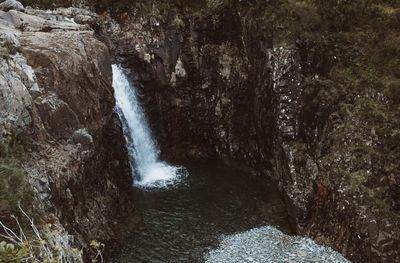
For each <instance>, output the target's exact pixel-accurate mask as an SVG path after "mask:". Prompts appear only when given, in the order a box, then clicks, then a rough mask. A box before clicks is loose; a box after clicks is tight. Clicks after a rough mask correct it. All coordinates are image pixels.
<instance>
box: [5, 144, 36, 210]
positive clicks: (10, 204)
mask: <svg viewBox="0 0 400 263" xmlns="http://www.w3.org/2000/svg"><path fill="white" fill-rule="evenodd" d="M22 157H23V147H22V146H21V145H17V144H13V143H10V144H0V205H3V206H5V208H6V209H7V210H9V211H10V212H11V213H14V214H18V213H19V209H18V202H21V204H22V206H24V207H30V206H31V203H32V199H33V192H32V189H31V187H30V185H29V183H28V182H27V176H26V172H25V171H24V169H23V168H22V164H21V159H22Z"/></svg>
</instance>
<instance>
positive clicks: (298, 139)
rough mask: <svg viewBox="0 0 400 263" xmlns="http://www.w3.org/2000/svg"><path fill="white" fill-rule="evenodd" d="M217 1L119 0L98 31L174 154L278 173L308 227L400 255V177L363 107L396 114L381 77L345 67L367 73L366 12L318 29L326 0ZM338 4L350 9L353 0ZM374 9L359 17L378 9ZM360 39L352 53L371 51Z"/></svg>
mask: <svg viewBox="0 0 400 263" xmlns="http://www.w3.org/2000/svg"><path fill="white" fill-rule="evenodd" d="M207 2H208V3H210V2H218V1H207ZM220 2H221V3H220V4H219V5H217V6H212V5H211V6H210V5H208V6H207V7H205V8H203V9H202V7H198V6H196V4H194V3H193V4H189V3H180V2H179V3H178V1H177V2H174V3H175V5H174V4H171V3H166V2H163V1H160V3H159V4H157V5H153V6H147V8H148V10H147V9H145V7H146V4H143V6H139V7H137V6H134V5H133V7H132V6H131V9H130V11H129V12H121V11H118V6H117V7H115V10H116V11H115V10H114V13H113V10H111V14H114V16H115V19H116V20H113V19H111V17H110V15H109V13H107V12H106V13H102V15H101V16H100V20H101V21H102V22H101V23H100V26H99V28H98V30H99V31H100V32H102V33H101V34H102V35H103V37H104V38H109V41H108V43H109V46H110V48H111V49H113V50H114V52H115V53H116V54H117V55H118V56H119V57H121V58H122V59H121V62H122V63H124V64H125V65H126V66H127V67H129V68H131V69H132V70H133V71H134V72H135V73H136V74H135V75H133V76H132V78H133V79H135V80H136V81H137V82H138V86H139V87H141V91H142V98H143V101H144V102H145V103H146V109H149V112H148V113H149V115H150V119H151V120H152V121H151V123H152V124H153V129H154V130H155V131H156V132H157V133H158V134H157V135H158V137H159V138H161V141H162V146H163V147H162V148H163V150H164V155H165V157H166V158H169V159H171V160H175V161H192V160H204V159H220V160H224V161H225V162H226V163H228V164H230V165H232V166H235V167H238V168H240V169H246V170H248V171H250V172H251V173H252V174H253V175H254V176H256V177H258V178H260V180H261V181H262V178H264V177H271V178H274V179H275V181H276V183H277V184H278V185H279V187H280V189H281V190H282V193H283V194H284V196H285V199H286V202H287V205H288V210H289V213H290V214H291V216H292V219H293V221H294V224H295V226H296V229H297V232H298V233H299V234H304V235H308V236H311V237H314V238H315V239H316V240H317V241H319V242H321V243H324V244H328V245H330V246H331V247H333V248H335V249H337V250H338V251H341V252H342V253H344V254H345V255H346V256H347V257H349V258H350V259H352V260H354V261H355V262H366V261H368V262H396V261H398V260H399V256H400V255H399V254H398V251H397V248H398V247H399V245H400V233H399V231H398V229H399V223H400V220H399V213H398V210H396V209H397V208H396V205H395V202H396V201H395V200H396V198H394V196H393V194H395V193H396V191H397V190H395V187H394V184H395V182H396V180H398V178H397V177H396V176H394V175H390V173H384V172H383V171H382V170H381V169H380V168H378V167H379V166H381V165H383V162H382V160H381V159H380V158H381V157H379V154H381V155H383V156H384V155H385V154H386V153H385V151H386V150H385V149H383V148H381V146H382V144H385V143H388V141H387V140H386V138H387V137H386V136H388V135H383V134H382V133H381V136H378V135H377V134H376V132H375V131H376V129H381V128H382V127H385V126H384V125H383V124H379V123H376V122H375V123H372V121H371V119H370V118H369V116H366V115H365V114H364V113H362V112H363V110H366V111H368V110H367V108H368V107H382V106H383V105H388V106H387V107H386V106H384V107H386V108H385V109H384V110H383V111H385V113H387V114H394V112H395V111H396V110H395V106H394V105H393V104H391V105H390V106H389V104H386V102H384V101H387V99H388V97H387V98H386V99H385V98H384V97H385V95H384V94H383V93H376V92H377V91H373V90H374V89H378V90H379V85H380V84H378V83H376V82H373V81H372V78H373V77H372V78H371V79H365V80H363V81H364V82H362V81H361V83H364V85H367V86H368V85H370V87H372V88H370V89H369V91H368V90H366V89H363V86H362V85H361V86H360V88H353V89H352V88H350V87H356V86H357V85H359V83H360V82H359V81H355V80H354V81H353V80H352V78H358V77H359V76H357V75H356V74H358V73H354V74H355V77H354V76H352V75H350V74H349V75H346V74H347V72H348V71H354V72H362V71H360V70H363V69H356V67H357V66H355V65H359V64H357V63H360V62H358V60H362V61H364V62H363V63H366V62H365V61H366V59H364V58H363V57H362V55H354V54H355V53H351V52H350V51H348V49H349V45H350V44H349V43H354V42H353V41H356V40H355V39H353V38H352V37H353V35H352V34H360V33H359V32H357V33H354V32H353V31H356V30H357V29H352V28H351V27H350V26H348V25H347V24H346V23H347V22H348V21H347V20H345V18H347V16H351V15H353V16H354V21H358V20H357V19H361V18H359V17H358V16H356V15H355V14H357V15H358V13H355V14H353V13H351V14H350V13H349V14H347V13H344V14H343V17H344V18H343V17H342V18H343V20H340V19H339V18H338V21H336V20H335V18H332V17H331V18H329V19H331V20H329V21H330V22H332V25H329V26H331V27H332V28H328V29H326V30H327V31H322V29H321V31H322V32H320V31H318V30H317V25H316V24H315V23H318V21H319V20H318V19H321V17H323V16H324V15H328V14H326V13H328V12H329V11H327V10H330V9H322V8H324V7H323V6H322V5H323V4H321V3H318V4H316V5H315V6H313V5H310V6H307V5H306V4H304V5H303V6H302V5H300V4H298V5H297V4H296V3H294V2H293V3H292V2H290V1H289V2H290V3H289V2H288V3H286V1H283V2H282V3H275V2H274V3H270V5H267V6H265V7H262V8H261V7H260V6H259V4H257V3H253V2H251V3H249V4H246V3H244V4H239V3H237V2H235V1H233V2H234V3H233V4H232V3H231V4H229V3H228V4H227V2H229V1H220ZM222 2H223V3H222ZM285 4H288V5H289V7H287V6H285ZM332 5H334V3H332ZM337 5H338V7H337V8H339V7H340V8H344V9H343V10H344V11H343V10H342V9H340V10H342V11H343V12H347V11H349V12H350V11H351V10H353V9H351V8H352V7H351V4H348V6H345V7H342V6H340V5H341V4H340V3H337ZM343 5H347V4H343ZM199 6H201V4H199ZM253 8H254V9H253ZM285 8H289V10H286V9H285ZM318 8H321V9H318ZM100 10H101V8H100ZM125 10H126V9H125ZM143 10H147V11H148V12H143ZM180 10H185V12H182V11H180ZM285 10H286V11H285ZM365 10H368V11H365ZM365 10H363V9H360V11H359V12H360V14H361V15H359V16H360V17H364V15H366V14H368V15H369V13H368V12H370V10H369V9H367V8H366V9H365ZM262 12H265V13H262ZM279 12H282V13H279ZM284 12H288V13H290V14H291V15H293V17H294V18H293V21H291V20H289V19H285V15H283V13H284ZM302 12H303V13H302ZM304 12H306V13H309V15H307V16H305V15H304V14H305V13H304ZM363 12H365V13H363ZM393 12H394V11H393ZM260 13H261V14H260ZM276 15H279V16H278V17H276ZM329 15H330V14H329ZM381 16H387V14H381ZM305 17H308V18H305ZM274 19H275V20H274ZM296 19H298V20H299V21H298V20H296ZM307 19H308V20H307ZM116 21H118V22H119V23H120V24H118V23H117V22H116ZM330 22H329V23H330ZM336 22H337V23H338V24H335V23H336ZM393 23H394V22H393ZM323 26H325V25H323ZM323 26H321V27H323ZM326 26H328V25H326ZM298 27H300V28H298ZM335 27H336V28H335ZM339 27H342V28H340V29H338V28H339ZM310 28H311V29H310ZM302 30H303V31H302ZM311 30H312V32H309V31H311ZM324 30H325V28H324ZM329 30H330V31H329ZM337 30H339V31H340V30H342V31H343V32H344V33H341V32H340V33H337ZM352 30H353V31H352ZM290 34H293V35H294V36H293V35H290ZM313 34H320V35H319V36H320V37H322V40H316V39H315V38H314V35H313ZM370 34H377V33H376V32H372V33H370ZM346 37H347V38H346ZM366 41H367V40H366ZM353 45H354V46H355V47H356V48H355V49H358V50H357V51H354V52H360V51H359V49H362V48H365V47H358V46H357V44H353ZM364 52H367V51H364ZM369 52H371V51H369ZM357 54H362V53H357ZM365 54H366V53H365ZM346 63H347V64H346ZM351 63H354V64H351ZM371 63H372V62H371ZM353 65H354V66H353ZM369 66H370V67H371V68H373V67H374V66H373V64H371V65H369ZM352 67H353V68H352ZM357 70H358V71H357ZM360 74H362V75H363V74H369V73H366V72H364V73H360ZM379 74H386V73H376V76H378V75H379ZM364 76H365V75H364ZM368 77H369V76H368ZM374 77H375V76H374ZM361 78H362V77H361ZM350 83H351V84H350ZM374 85H378V86H374ZM357 87H358V86H357ZM374 94H375V95H374ZM379 94H380V95H379ZM387 96H389V95H387ZM389 100H390V99H389ZM349 103H354V105H356V106H355V107H354V108H352V109H353V110H354V111H355V112H356V113H355V114H350V112H348V110H349V108H348V107H349V106H348V105H349ZM368 103H370V104H368ZM346 105H347V106H346ZM368 105H370V106H368ZM372 105H374V106H372ZM375 105H376V106H375ZM346 107H347V111H346V110H345V109H346ZM365 107H367V108H365ZM348 113H349V114H348ZM393 131H394V130H391V131H390V130H389V131H385V132H386V133H389V134H390V133H391V132H393ZM374 151H375V152H379V154H376V155H374V154H372V153H373V152H374ZM392 154H393V152H392ZM390 178H391V179H390ZM396 178H397V179H396ZM390 180H392V181H391V183H390ZM378 181H380V183H377V182H378ZM374 182H375V183H374ZM390 185H391V186H390ZM379 200H382V201H379Z"/></svg>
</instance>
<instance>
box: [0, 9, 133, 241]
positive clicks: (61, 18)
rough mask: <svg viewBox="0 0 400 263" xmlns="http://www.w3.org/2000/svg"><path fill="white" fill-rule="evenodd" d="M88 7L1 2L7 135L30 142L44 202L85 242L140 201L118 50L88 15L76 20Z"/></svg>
mask: <svg viewBox="0 0 400 263" xmlns="http://www.w3.org/2000/svg"><path fill="white" fill-rule="evenodd" d="M88 14H89V15H92V16H93V17H92V18H93V19H95V15H94V14H92V13H90V12H89V11H85V10H80V9H74V8H70V9H59V10H56V11H54V12H45V11H41V10H36V9H30V8H27V9H26V10H25V13H22V12H19V11H16V10H10V11H8V12H3V11H0V40H1V42H0V44H1V46H0V48H1V61H0V63H1V65H0V70H1V74H0V82H1V90H0V92H1V93H0V94H1V96H0V105H1V106H0V107H1V113H0V114H1V116H0V135H1V138H0V140H1V142H2V143H8V142H9V141H10V138H18V139H19V140H20V141H22V142H21V143H22V144H23V147H24V148H25V154H24V157H23V161H22V164H23V167H24V169H25V170H26V172H27V175H28V180H29V182H30V184H31V185H32V188H33V190H34V192H35V197H36V201H35V202H34V204H35V206H36V208H37V209H38V210H39V211H41V213H42V214H43V217H44V219H45V220H46V221H47V222H52V223H53V224H59V223H61V224H62V225H63V226H64V227H65V229H66V230H67V231H68V232H69V234H73V235H74V236H75V238H76V239H75V240H76V241H77V242H78V244H80V245H82V246H85V245H86V244H87V241H90V240H92V239H96V240H108V239H110V238H111V237H113V230H112V227H113V225H114V223H115V222H116V221H117V220H118V218H119V217H120V216H123V214H124V212H127V211H129V210H131V209H132V204H131V201H130V200H131V199H130V197H129V193H130V189H131V185H132V179H131V171H130V166H129V163H128V160H127V153H126V150H125V146H124V145H125V144H124V138H123V134H122V129H121V124H120V122H119V119H118V117H117V116H116V114H115V113H114V111H113V108H114V105H115V101H114V95H113V88H112V71H111V57H110V53H109V50H108V48H107V46H106V45H105V44H103V43H102V42H101V41H99V40H98V39H97V38H96V36H95V34H94V32H93V30H91V28H90V26H89V25H88V24H87V23H86V24H85V23H82V24H77V23H75V22H71V19H72V18H74V17H75V18H76V17H78V18H76V20H77V21H78V19H79V16H81V18H82V17H85V16H86V18H90V16H88ZM67 18H69V20H68V19H67ZM89 20H90V19H89ZM85 21H87V20H85Z"/></svg>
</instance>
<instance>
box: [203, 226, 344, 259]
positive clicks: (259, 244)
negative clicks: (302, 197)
mask: <svg viewBox="0 0 400 263" xmlns="http://www.w3.org/2000/svg"><path fill="white" fill-rule="evenodd" d="M205 260H206V263H219V262H221V263H229V262H238V263H239V262H240V263H243V262H257V263H263V262H274V263H275V262H277V263H278V262H285V263H303V262H304V263H309V262H332V263H349V262H350V261H349V260H347V259H345V258H344V257H343V256H342V255H341V254H339V253H338V252H336V251H334V250H332V249H331V248H327V247H324V246H320V245H317V244H316V243H315V242H314V241H312V240H311V239H308V238H304V237H299V236H288V235H286V234H284V233H282V232H281V231H279V230H278V229H276V228H273V227H270V226H265V227H261V228H256V229H252V230H249V231H246V232H243V233H239V234H235V235H230V236H223V237H222V241H221V244H220V246H219V248H217V249H215V250H212V251H210V252H209V253H208V254H206V255H205Z"/></svg>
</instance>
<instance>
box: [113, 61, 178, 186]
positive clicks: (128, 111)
mask: <svg viewBox="0 0 400 263" xmlns="http://www.w3.org/2000/svg"><path fill="white" fill-rule="evenodd" d="M112 69H113V87H114V91H115V99H116V107H115V110H116V112H117V113H118V115H119V117H120V119H121V122H122V128H123V131H124V136H125V140H126V145H127V148H128V154H129V161H130V165H131V167H132V170H134V171H136V173H135V176H134V180H135V184H136V185H138V186H141V187H146V188H147V187H166V186H169V185H171V184H174V183H176V182H177V181H178V180H179V178H180V177H181V175H182V168H179V167H175V166H172V165H169V164H167V163H166V162H162V161H160V157H159V155H160V151H159V149H158V147H157V144H156V142H155V140H154V138H153V136H152V133H151V130H150V127H149V125H148V123H147V119H146V115H145V113H144V111H143V109H142V107H141V105H140V102H139V99H138V96H137V94H136V88H135V86H134V85H131V83H130V82H129V80H128V78H127V76H126V75H125V73H124V71H123V69H122V67H121V66H117V65H113V66H112Z"/></svg>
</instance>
